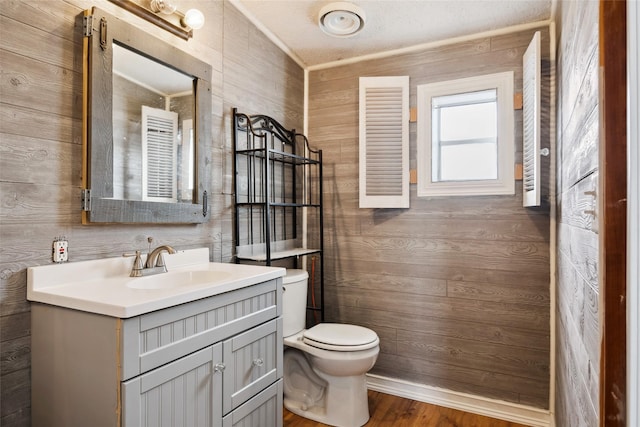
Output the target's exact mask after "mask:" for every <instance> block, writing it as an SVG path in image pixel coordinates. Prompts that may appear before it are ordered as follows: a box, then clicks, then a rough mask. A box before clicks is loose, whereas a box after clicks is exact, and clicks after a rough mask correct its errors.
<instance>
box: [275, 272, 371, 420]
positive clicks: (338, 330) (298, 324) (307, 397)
mask: <svg viewBox="0 0 640 427" xmlns="http://www.w3.org/2000/svg"><path fill="white" fill-rule="evenodd" d="M308 277H309V275H308V273H307V272H306V271H304V270H287V274H286V276H285V277H284V280H283V288H284V293H283V298H282V299H283V309H282V317H283V320H284V334H283V335H284V345H285V350H284V406H285V407H286V408H287V409H288V410H289V411H291V412H293V413H294V414H298V415H300V416H302V417H305V418H309V419H311V420H314V421H318V422H321V423H324V424H329V425H332V426H340V427H360V426H362V425H364V424H366V423H367V421H368V420H369V404H368V399H367V384H366V379H365V374H366V373H367V372H368V371H369V370H370V369H371V368H373V365H374V364H375V363H376V359H377V358H378V353H379V352H380V347H379V342H380V340H379V339H378V335H376V333H375V332H374V331H372V330H371V329H367V328H363V327H361V326H356V325H345V324H337V323H320V324H318V325H316V326H314V327H312V328H310V329H307V330H305V329H304V328H305V323H306V308H307V279H308Z"/></svg>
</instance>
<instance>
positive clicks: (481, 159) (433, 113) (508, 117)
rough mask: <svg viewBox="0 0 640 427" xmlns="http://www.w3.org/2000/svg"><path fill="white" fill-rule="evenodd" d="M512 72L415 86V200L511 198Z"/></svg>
mask: <svg viewBox="0 0 640 427" xmlns="http://www.w3.org/2000/svg"><path fill="white" fill-rule="evenodd" d="M513 128H514V122H513V72H506V73H499V74H491V75H487V76H479V77H471V78H466V79H460V80H452V81H447V82H440V83H432V84H425V85H419V86H418V150H417V154H418V196H419V197H427V196H463V195H486V194H514V192H515V188H514V187H515V186H514V178H513V157H514V141H513V139H514V136H513Z"/></svg>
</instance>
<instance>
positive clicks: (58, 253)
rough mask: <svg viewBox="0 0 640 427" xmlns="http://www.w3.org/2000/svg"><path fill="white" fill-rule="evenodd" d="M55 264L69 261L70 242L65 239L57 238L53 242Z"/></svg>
mask: <svg viewBox="0 0 640 427" xmlns="http://www.w3.org/2000/svg"><path fill="white" fill-rule="evenodd" d="M51 256H52V258H53V262H57V263H60V262H66V261H68V260H69V242H68V241H67V239H66V238H65V237H56V238H55V239H54V240H53V246H52V253H51Z"/></svg>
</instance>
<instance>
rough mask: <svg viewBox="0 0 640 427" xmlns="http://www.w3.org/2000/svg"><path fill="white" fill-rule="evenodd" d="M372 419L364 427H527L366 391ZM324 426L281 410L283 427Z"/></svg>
mask: <svg viewBox="0 0 640 427" xmlns="http://www.w3.org/2000/svg"><path fill="white" fill-rule="evenodd" d="M369 412H370V414H371V419H369V422H368V423H367V424H366V426H367V427H388V426H389V427H390V426H393V427H526V426H524V425H522V424H517V423H511V422H508V421H502V420H496V419H493V418H489V417H483V416H481V415H475V414H470V413H468V412H462V411H456V410H454V409H448V408H443V407H441V406H436V405H430V404H428V403H423V402H417V401H415V400H410V399H404V398H402V397H397V396H392V395H389V394H384V393H380V392H376V391H371V390H369ZM321 426H325V424H322V423H318V422H315V421H311V420H308V419H306V418H302V417H299V416H297V415H295V414H293V413H291V412H289V411H287V410H286V409H285V410H284V427H321Z"/></svg>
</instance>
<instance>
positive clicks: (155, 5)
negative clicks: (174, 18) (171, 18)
mask: <svg viewBox="0 0 640 427" xmlns="http://www.w3.org/2000/svg"><path fill="white" fill-rule="evenodd" d="M150 6H151V11H152V12H155V13H158V12H161V13H164V14H165V15H171V14H172V13H173V12H175V11H176V10H177V9H178V6H176V5H175V4H172V3H170V2H169V1H167V0H151V4H150Z"/></svg>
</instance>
